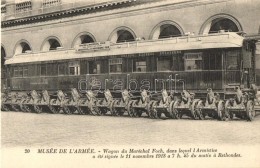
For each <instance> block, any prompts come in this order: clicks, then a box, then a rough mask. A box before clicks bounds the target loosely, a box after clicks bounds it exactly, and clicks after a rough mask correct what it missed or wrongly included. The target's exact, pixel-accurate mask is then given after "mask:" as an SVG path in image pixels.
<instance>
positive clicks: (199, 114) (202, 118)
mask: <svg viewBox="0 0 260 168" xmlns="http://www.w3.org/2000/svg"><path fill="white" fill-rule="evenodd" d="M203 107H204V105H203V102H202V100H200V101H199V102H198V105H197V109H196V112H197V115H198V116H199V119H201V120H204V119H205V116H204V115H203V112H202V108H203Z"/></svg>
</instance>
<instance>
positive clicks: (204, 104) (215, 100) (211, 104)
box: [195, 88, 225, 120]
mask: <svg viewBox="0 0 260 168" xmlns="http://www.w3.org/2000/svg"><path fill="white" fill-rule="evenodd" d="M224 108H225V103H224V101H223V100H221V99H220V95H219V94H218V93H214V92H213V90H212V89H211V88H209V89H207V96H206V100H205V101H203V100H199V102H198V103H197V105H196V107H195V110H196V112H197V116H198V117H199V119H201V120H204V119H205V117H206V116H209V117H212V118H214V119H217V118H218V119H220V120H223V119H224V118H225V110H224Z"/></svg>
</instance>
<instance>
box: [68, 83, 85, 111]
mask: <svg viewBox="0 0 260 168" xmlns="http://www.w3.org/2000/svg"><path fill="white" fill-rule="evenodd" d="M66 95H67V94H65V96H66ZM82 97H83V96H82V95H80V93H79V92H78V91H77V89H76V88H71V90H70V96H66V97H65V98H66V100H65V101H64V106H63V110H64V112H65V113H66V114H73V113H76V112H78V113H79V114H84V112H83V110H82V109H81V108H80V107H79V103H80V100H81V98H82Z"/></svg>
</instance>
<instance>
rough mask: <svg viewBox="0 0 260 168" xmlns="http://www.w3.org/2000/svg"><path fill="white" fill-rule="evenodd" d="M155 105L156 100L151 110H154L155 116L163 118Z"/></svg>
mask: <svg viewBox="0 0 260 168" xmlns="http://www.w3.org/2000/svg"><path fill="white" fill-rule="evenodd" d="M155 105H156V102H155V103H153V105H152V109H151V112H152V115H153V118H155V119H159V118H161V113H160V112H158V111H157V110H156V108H155Z"/></svg>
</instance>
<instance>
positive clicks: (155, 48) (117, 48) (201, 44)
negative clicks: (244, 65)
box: [5, 32, 244, 64]
mask: <svg viewBox="0 0 260 168" xmlns="http://www.w3.org/2000/svg"><path fill="white" fill-rule="evenodd" d="M243 40H244V38H243V37H242V36H240V35H238V34H236V33H234V32H226V33H216V34H207V35H198V36H194V35H188V36H181V37H175V38H166V39H156V40H137V41H133V42H125V43H116V44H112V43H111V42H103V43H90V44H82V45H79V46H77V47H76V48H75V49H69V50H64V49H58V50H54V51H47V52H38V53H34V52H31V53H22V54H18V55H14V56H13V57H12V58H10V59H8V60H6V62H5V64H19V63H34V62H43V61H58V60H69V59H82V58H96V57H104V56H115V55H117V56H118V57H120V55H126V54H138V53H152V52H162V51H184V50H194V49H212V48H234V47H242V45H243Z"/></svg>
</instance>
